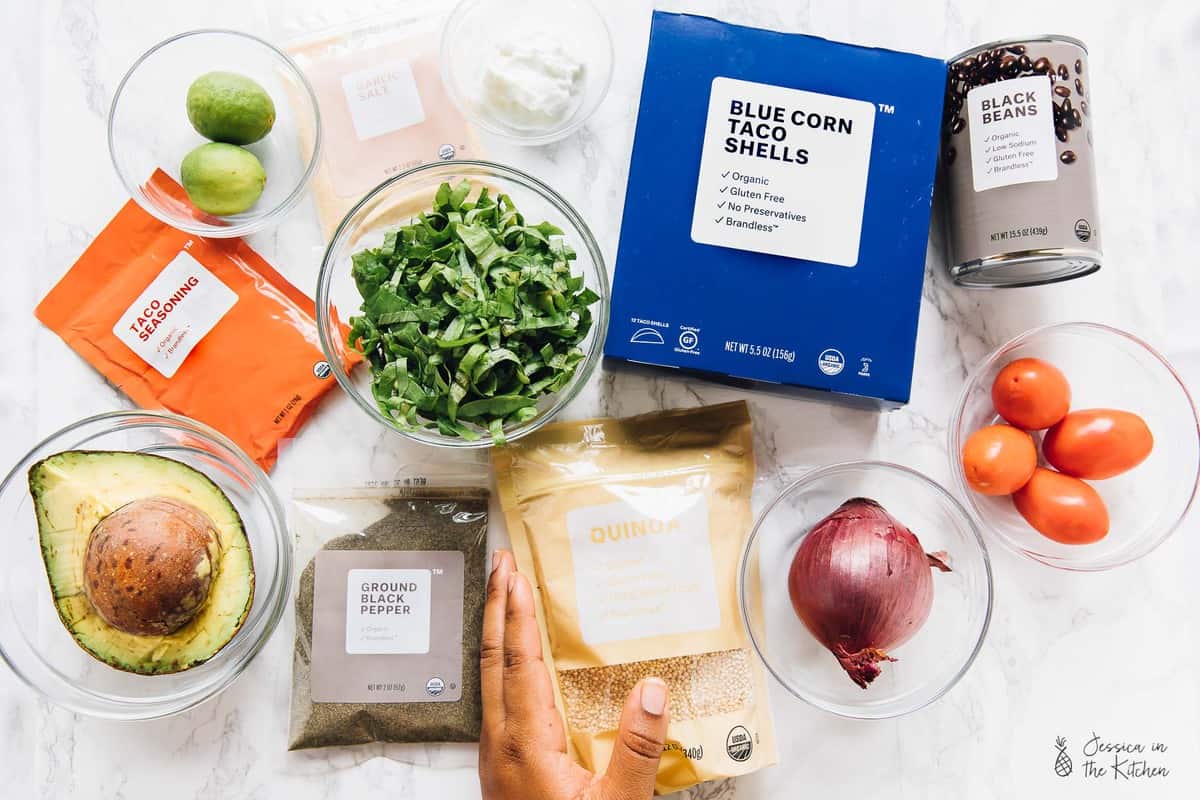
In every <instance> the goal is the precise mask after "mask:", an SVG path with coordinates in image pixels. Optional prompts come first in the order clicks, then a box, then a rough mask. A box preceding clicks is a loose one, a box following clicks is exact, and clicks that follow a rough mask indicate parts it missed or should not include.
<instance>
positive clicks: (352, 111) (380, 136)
mask: <svg viewBox="0 0 1200 800" xmlns="http://www.w3.org/2000/svg"><path fill="white" fill-rule="evenodd" d="M448 8H449V6H444V5H441V4H438V3H425V2H412V0H409V1H408V2H405V0H399V1H398V2H391V3H387V4H383V3H370V2H368V3H366V4H356V5H355V6H354V14H353V15H350V14H347V13H346V12H345V10H344V9H342V8H339V7H337V6H336V4H333V5H331V4H328V3H318V2H310V1H309V0H300V2H297V3H291V2H289V3H288V4H286V6H284V7H281V8H280V9H278V12H279V13H270V12H268V13H269V15H270V17H271V22H272V23H273V27H274V28H275V29H276V36H277V38H279V39H280V40H283V41H284V42H285V44H284V47H283V49H284V50H285V51H286V52H287V54H288V55H289V56H291V57H292V59H293V60H294V61H295V62H296V64H297V65H298V66H299V67H300V69H301V71H302V72H303V73H304V75H305V77H306V78H308V81H309V83H310V84H312V88H313V92H314V93H315V94H316V97H317V103H318V105H319V107H320V110H321V127H322V134H323V139H324V141H323V143H322V147H321V153H322V155H321V167H320V169H319V170H318V172H317V174H316V175H315V176H314V179H313V187H312V189H313V197H314V199H315V201H316V205H317V213H318V215H319V217H320V220H321V227H322V230H323V231H324V233H325V236H326V238H331V237H332V235H333V232H334V230H335V229H336V228H337V226H338V225H339V224H340V223H341V221H342V219H343V218H344V217H345V216H346V213H347V212H348V211H349V210H350V209H351V208H352V207H353V206H354V204H355V203H357V202H358V201H359V200H361V199H362V197H363V196H364V195H365V194H366V193H367V192H369V191H370V190H371V189H373V188H375V187H376V186H377V185H378V184H380V183H382V182H383V181H385V180H387V179H388V178H391V177H394V176H396V175H398V174H400V173H401V172H404V171H405V170H408V169H411V168H413V167H416V166H419V165H421V164H425V163H428V162H431V161H438V160H443V161H445V160H450V159H455V158H477V157H478V156H479V148H478V145H477V144H476V142H475V138H474V134H473V132H472V131H471V129H470V127H469V125H468V124H467V121H466V119H465V118H464V117H463V116H462V114H460V113H459V112H458V110H457V109H456V107H455V105H454V103H453V102H451V100H450V97H449V96H448V95H447V93H446V89H445V86H444V84H443V83H442V76H441V70H440V68H439V58H438V52H439V43H440V41H441V35H440V33H441V24H442V21H443V18H444V16H445V12H446V11H447V10H448ZM293 101H294V102H300V98H293ZM315 134H316V131H313V130H301V131H300V136H301V137H303V138H305V139H307V140H311V139H312V137H313V136H314V135H315ZM306 143H307V142H306Z"/></svg>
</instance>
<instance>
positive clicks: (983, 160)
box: [967, 75, 1058, 192]
mask: <svg viewBox="0 0 1200 800" xmlns="http://www.w3.org/2000/svg"><path fill="white" fill-rule="evenodd" d="M1051 102H1052V101H1051V99H1050V79H1049V78H1047V77H1046V76H1045V75H1031V76H1029V77H1027V78H1013V79H1012V80H1007V81H999V82H997V83H989V84H986V85H984V86H977V87H975V88H974V89H972V90H971V91H970V92H968V93H967V114H968V115H969V118H970V123H971V125H970V127H971V170H972V173H973V177H974V182H975V191H977V192H983V191H987V190H988V189H995V188H998V187H1000V186H1012V185H1014V184H1018V183H1032V182H1034V181H1052V180H1055V179H1057V178H1058V161H1057V157H1058V153H1057V146H1056V144H1055V137H1054V114H1053V113H1052V105H1051Z"/></svg>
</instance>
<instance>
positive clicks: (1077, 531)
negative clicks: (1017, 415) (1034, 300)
mask: <svg viewBox="0 0 1200 800" xmlns="http://www.w3.org/2000/svg"><path fill="white" fill-rule="evenodd" d="M1025 360H1032V361H1025ZM1021 361H1025V363H1027V364H1030V365H1031V366H1029V367H1027V368H1025V369H1023V370H1021V371H1019V372H1014V369H1015V367H1016V366H1017V365H1016V364H1015V363H1014V362H1021ZM1039 365H1049V366H1048V367H1046V366H1039ZM1002 373H1003V374H1005V375H1006V376H1007V378H1008V380H1009V381H1021V380H1024V381H1025V382H1026V383H1025V384H1024V385H1025V386H1026V387H1028V388H1026V389H1025V390H1024V392H1025V393H1026V395H1027V396H1028V397H1029V398H1031V399H1030V401H1029V402H1030V403H1033V404H1034V405H1046V404H1048V403H1050V402H1051V393H1050V392H1049V390H1042V389H1039V388H1038V384H1037V383H1036V381H1039V380H1042V381H1046V380H1049V379H1051V378H1053V379H1055V380H1056V381H1057V382H1058V383H1059V385H1060V391H1059V392H1057V395H1060V396H1059V397H1057V400H1056V402H1058V403H1059V407H1058V409H1057V411H1053V413H1051V414H1050V416H1048V417H1046V419H1047V420H1049V419H1051V418H1055V417H1059V416H1061V414H1062V413H1063V412H1064V411H1067V410H1069V412H1070V413H1069V414H1068V416H1067V417H1066V418H1065V419H1064V420H1063V421H1062V423H1061V424H1060V425H1054V426H1052V427H1049V428H1043V425H1044V421H1042V422H1037V421H1030V422H1029V423H1027V424H1026V425H1025V427H1028V428H1030V429H1031V436H1032V440H1033V443H1034V452H1033V454H1032V455H1030V456H1028V458H1031V459H1036V462H1037V465H1038V466H1037V472H1038V480H1037V481H1030V482H1029V483H1028V484H1027V485H1026V486H1023V487H1022V488H1020V489H1019V490H1017V491H1016V492H1015V493H1014V494H1012V495H1011V496H1010V495H1008V494H1006V493H1001V494H996V495H989V494H982V493H980V492H979V491H976V490H975V489H974V488H972V486H973V485H975V486H976V487H978V486H979V485H980V484H979V480H980V478H979V475H980V472H979V470H981V469H983V468H985V467H986V468H988V469H992V470H997V469H1000V468H1002V467H1003V466H1004V464H1005V463H1006V460H1007V459H1009V458H1011V456H1009V455H1007V453H1008V451H1006V450H1005V449H1004V448H1003V447H1001V446H1000V445H999V444H993V445H992V448H991V449H988V450H980V449H978V447H977V444H976V443H977V442H979V441H980V439H976V443H972V450H971V451H969V452H970V453H972V455H970V456H969V457H968V460H969V461H970V466H971V469H972V480H968V475H967V472H966V467H965V466H964V452H965V450H964V448H966V447H967V445H968V442H970V441H971V439H972V435H973V434H976V433H977V432H979V431H981V430H982V429H985V428H986V429H988V430H992V426H997V425H1002V426H1003V425H1006V420H1005V419H1004V418H1002V417H1001V416H1000V413H999V411H998V407H997V399H998V398H999V401H1000V402H1001V403H1005V402H1009V403H1011V402H1012V400H1011V399H1008V400H1006V399H1005V397H1006V394H1001V395H999V396H997V395H995V394H994V391H993V390H994V384H996V383H997V381H998V378H1000V376H1001V375H1002ZM1043 373H1044V374H1043ZM1031 381H1033V382H1034V383H1030V382H1031ZM1035 390H1036V391H1035ZM1034 410H1035V411H1036V410H1037V409H1036V408H1035V409H1034ZM1052 410H1053V409H1052ZM1114 412H1115V413H1114ZM1006 413H1007V414H1008V416H1010V417H1012V416H1013V414H1014V412H1013V411H1011V410H1009V411H1007V412H1006ZM1018 421H1021V420H1020V419H1018ZM1003 430H1006V431H1007V430H1008V427H1005V428H1003ZM1139 433H1140V437H1139V436H1138V434H1139ZM1110 435H1111V437H1112V438H1107V437H1109V436H1110ZM1135 437H1137V438H1140V442H1141V443H1140V444H1138V443H1137V442H1135V441H1134V438H1135ZM1024 446H1025V447H1026V448H1028V445H1027V444H1025V445H1024ZM1147 447H1148V448H1149V449H1146V448H1147ZM1133 448H1141V449H1140V450H1138V451H1137V452H1132V449H1133ZM1096 451H1103V452H1104V453H1105V454H1106V459H1111V458H1112V457H1114V456H1115V457H1117V458H1118V460H1120V459H1121V458H1122V457H1124V455H1127V456H1128V457H1129V458H1128V459H1126V463H1124V464H1116V466H1115V469H1116V470H1118V471H1117V473H1116V474H1112V475H1110V476H1107V477H1104V476H1106V475H1108V473H1111V472H1114V468H1109V469H1108V470H1107V472H1105V471H1103V469H1104V467H1105V465H1104V464H1100V463H1098V462H1097V463H1092V462H1094V461H1095V459H1096V458H1097V452H1096ZM980 453H983V454H984V455H985V456H986V457H987V458H988V459H989V462H988V463H987V464H981V458H983V457H984V456H981V455H979V454H980ZM1123 454H1124V455H1123ZM949 455H950V462H951V463H950V468H951V471H952V472H953V474H954V480H955V484H956V488H957V490H958V493H959V495H960V496H961V497H962V498H963V499H964V501H965V504H966V507H967V510H968V512H969V513H970V514H971V517H972V518H973V519H974V520H975V521H976V522H977V523H978V524H979V525H980V526H981V527H982V528H983V529H984V530H985V531H987V533H988V534H989V535H991V536H993V537H995V538H996V539H998V540H999V541H1000V542H1001V543H1002V544H1003V545H1004V546H1005V547H1007V548H1009V549H1010V550H1013V551H1014V552H1017V553H1020V554H1021V555H1024V556H1027V557H1029V558H1032V559H1033V560H1035V561H1039V562H1041V563H1043V564H1048V565H1050V566H1053V567H1058V568H1060V569H1066V570H1074V571H1085V572H1091V571H1098V570H1106V569H1111V568H1114V567H1117V566H1120V565H1122V564H1127V563H1129V562H1132V561H1134V560H1136V559H1139V558H1141V557H1143V556H1145V555H1146V554H1148V553H1150V552H1151V551H1152V550H1154V548H1156V547H1157V546H1158V545H1159V544H1161V543H1162V542H1163V541H1165V540H1166V539H1167V537H1168V536H1170V535H1171V533H1172V532H1173V531H1175V530H1176V529H1177V528H1178V527H1179V525H1180V523H1181V522H1182V521H1183V519H1184V517H1185V516H1186V515H1187V512H1188V509H1189V508H1190V507H1191V505H1192V502H1193V500H1194V499H1195V496H1196V490H1197V484H1198V481H1200V420H1198V419H1197V415H1196V408H1195V404H1194V403H1193V401H1192V398H1191V396H1190V395H1189V393H1188V390H1187V387H1186V386H1184V384H1183V382H1182V380H1181V379H1180V377H1179V375H1178V374H1177V373H1176V372H1175V370H1174V369H1173V368H1172V367H1171V365H1170V363H1168V362H1167V360H1166V359H1165V358H1164V357H1163V356H1162V355H1161V354H1159V353H1158V352H1157V351H1156V350H1155V349H1154V348H1152V347H1151V346H1150V345H1148V344H1147V343H1145V342H1144V341H1142V340H1141V339H1139V338H1137V337H1136V336H1133V335H1132V334H1129V333H1126V332H1125V331H1121V330H1118V329H1116V328H1112V327H1109V326H1107V325H1100V324H1097V323H1090V322H1068V323H1061V324H1055V325H1048V326H1045V327H1041V328H1035V329H1033V330H1030V331H1027V332H1025V333H1023V334H1021V335H1019V336H1017V337H1016V338H1014V339H1013V340H1012V341H1009V342H1007V343H1006V344H1004V345H1002V346H1001V347H999V348H997V349H996V350H995V351H994V352H993V353H991V354H990V355H989V356H988V357H987V358H986V359H984V360H983V362H982V363H981V364H980V365H979V367H978V368H976V370H975V371H974V373H972V374H971V376H970V377H969V378H968V379H967V382H966V384H965V386H964V387H963V391H962V394H961V395H960V397H959V400H958V404H957V406H956V408H955V411H954V413H953V416H952V417H951V420H950V425H949ZM1080 458H1082V459H1083V460H1082V461H1081V460H1080ZM1129 459H1131V460H1129ZM1138 459H1143V460H1140V461H1139V460H1138ZM1053 462H1058V463H1057V464H1056V463H1053ZM1097 469H1100V470H1101V471H1099V472H1097V471H1095V470H1097ZM1063 473H1069V474H1065V475H1064V474H1063ZM1098 476H1099V477H1098ZM1017 482H1020V479H1018V480H1017ZM1014 485H1015V484H1014ZM1008 488H1012V487H1011V486H1010V487H1008ZM1018 503H1021V504H1022V506H1023V507H1024V508H1025V513H1026V514H1028V515H1030V518H1031V519H1033V520H1035V521H1039V524H1040V525H1042V526H1043V527H1046V528H1047V531H1048V532H1050V533H1054V535H1055V536H1056V539H1052V538H1050V537H1049V535H1045V534H1043V533H1041V532H1039V531H1038V530H1036V529H1035V528H1034V527H1033V526H1032V524H1031V522H1030V521H1027V519H1026V517H1025V516H1023V515H1022V513H1021V512H1019V511H1018ZM1052 504H1053V505H1052ZM1055 507H1060V508H1067V507H1077V508H1081V509H1083V511H1084V512H1086V516H1084V517H1082V518H1080V519H1079V520H1078V521H1077V522H1073V521H1072V517H1064V518H1062V521H1060V522H1058V523H1056V524H1057V525H1058V527H1059V528H1060V531H1055V530H1052V529H1051V528H1049V527H1047V519H1048V518H1047V517H1046V514H1047V513H1048V512H1049V511H1050V510H1052V509H1053V508H1055ZM1085 527H1089V528H1090V527H1095V530H1092V531H1090V532H1089V531H1088V530H1086V529H1085Z"/></svg>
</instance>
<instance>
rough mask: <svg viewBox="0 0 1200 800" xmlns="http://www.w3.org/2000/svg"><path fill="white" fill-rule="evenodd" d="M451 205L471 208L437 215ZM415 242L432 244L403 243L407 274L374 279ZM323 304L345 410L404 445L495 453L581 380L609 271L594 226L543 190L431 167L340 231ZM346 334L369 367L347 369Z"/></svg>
mask: <svg viewBox="0 0 1200 800" xmlns="http://www.w3.org/2000/svg"><path fill="white" fill-rule="evenodd" d="M460 186H466V187H467V189H465V190H463V191H464V192H465V193H464V195H463V196H458V197H456V196H454V194H455V193H454V192H453V191H452V190H453V189H454V188H457V187H460ZM443 187H444V188H443ZM483 189H486V190H487V193H488V194H487V198H488V199H487V204H488V207H487V208H485V209H483V210H482V213H480V211H481V209H480V208H479V207H478V206H479V205H480V202H479V198H480V195H481V191H482V190H483ZM497 201H498V202H499V204H500V205H501V206H502V208H501V209H500V210H496V208H495V207H494V206H493V205H492V204H496V203H497ZM455 203H465V205H464V206H463V207H462V210H461V211H457V210H451V211H449V212H448V213H441V212H439V213H436V214H434V213H431V212H432V209H433V208H434V207H435V206H437V207H439V208H454V204H455ZM518 214H519V217H520V220H523V222H524V224H523V225H522V224H520V220H519V219H518V216H517V215H518ZM451 218H453V219H451ZM426 225H432V226H433V228H425V227H421V232H420V233H412V231H413V226H426ZM451 225H453V226H455V227H454V229H453V230H452V229H451V227H450V226H451ZM402 228H403V229H406V230H408V231H410V233H405V234H403V235H401V236H398V235H397V234H396V231H397V230H399V229H402ZM518 229H519V230H518ZM415 236H422V237H432V240H433V241H434V245H435V246H434V247H433V248H432V249H430V248H424V249H420V248H418V249H417V250H413V249H405V250H404V252H405V253H406V254H410V255H411V254H414V253H416V255H415V257H414V258H413V259H409V260H406V261H405V265H406V266H405V267H404V268H403V269H400V268H397V267H396V262H395V261H394V260H389V261H386V262H383V263H384V266H383V271H382V272H374V271H373V270H375V266H374V264H375V263H376V262H375V261H374V259H377V258H378V257H379V255H380V254H381V253H385V252H386V253H390V252H393V251H389V250H388V249H387V248H395V247H396V244H397V239H398V238H399V240H400V241H401V244H402V246H403V247H405V248H407V244H405V243H406V242H408V240H409V238H411V237H415ZM468 242H469V244H468ZM396 252H398V251H396ZM364 253H367V254H370V255H364ZM406 258H407V256H406ZM440 259H444V260H440ZM547 270H549V272H547ZM368 271H370V274H371V276H374V277H372V278H371V282H370V284H369V285H367V282H366V281H364V280H363V277H364V275H367V273H368ZM401 273H403V274H401ZM551 273H552V274H551ZM385 278H386V279H385ZM381 282H382V283H381ZM376 287H378V288H376ZM514 287H515V296H514V295H513V294H512V293H511V291H512V290H514ZM365 295H369V299H368V298H367V297H366V296H365ZM316 297H317V300H316V302H317V329H318V333H319V338H320V341H321V347H322V348H323V350H324V351H325V353H326V355H327V358H328V361H329V363H330V364H331V365H332V370H333V375H334V377H335V378H336V379H337V382H338V384H339V385H340V386H341V387H342V389H343V390H345V391H346V393H347V394H348V395H349V396H350V397H351V399H352V400H353V401H354V403H355V404H356V405H357V406H358V407H359V408H360V409H362V411H363V412H364V413H365V414H367V415H368V416H370V417H371V418H372V419H374V420H375V421H376V422H378V423H379V424H380V425H383V426H384V427H386V428H388V429H389V430H392V431H395V432H396V433H397V434H398V435H400V436H403V437H406V438H408V439H410V440H413V441H416V442H420V443H422V444H428V445H434V446H439V447H447V448H484V447H490V446H492V445H493V444H496V443H498V442H503V441H514V440H516V439H519V438H521V437H522V436H525V435H527V434H529V433H532V432H533V431H535V430H537V429H538V428H540V427H541V426H542V425H544V424H546V423H547V422H548V421H549V420H550V419H551V418H553V417H554V416H555V415H556V414H557V413H558V412H559V411H561V410H562V409H563V408H564V407H565V406H566V405H567V404H568V403H570V402H571V400H573V399H574V398H575V396H576V395H578V393H579V391H580V390H581V389H582V388H583V386H584V385H585V384H586V383H587V380H588V378H589V377H590V376H591V374H592V372H593V371H594V370H595V368H596V366H597V364H598V363H599V361H600V358H601V354H602V352H603V349H604V336H605V331H606V330H607V328H608V309H609V285H608V273H607V270H606V268H605V265H604V257H603V255H602V254H601V252H600V246H599V244H598V243H597V242H596V239H595V237H594V236H593V235H592V232H591V230H590V229H589V228H588V226H587V223H586V222H584V220H583V218H582V217H581V216H580V214H579V212H578V211H576V210H575V208H574V207H572V206H571V204H570V203H569V202H568V201H567V200H566V199H565V198H564V197H563V196H562V195H560V194H559V193H558V192H556V191H554V190H553V189H551V188H550V187H549V186H547V185H546V184H545V183H543V182H542V181H540V180H538V179H537V178H535V177H533V176H532V175H529V174H527V173H524V172H521V171H520V170H517V169H514V168H512V167H507V166H503V165H501V164H495V163H491V162H487V161H467V160H462V161H444V162H435V163H431V164H425V165H422V166H419V167H415V168H413V169H411V170H408V171H406V172H403V173H401V174H399V175H397V176H395V177H394V178H391V179H389V180H387V181H385V182H384V183H382V184H380V185H379V186H377V187H376V188H375V189H374V190H372V191H371V192H370V193H369V194H368V195H367V196H366V197H364V198H363V199H362V201H361V202H359V203H358V204H357V205H356V206H355V207H354V208H353V209H351V210H350V212H349V213H348V214H347V215H346V218H345V219H344V220H343V221H342V223H341V225H339V226H338V228H337V231H336V232H335V233H334V236H333V239H332V241H331V242H330V243H329V246H328V248H327V249H326V251H325V256H324V259H323V261H322V264H321V271H320V275H319V277H318V282H317V293H316ZM364 318H369V319H370V320H371V326H372V327H371V329H370V330H369V331H368V333H369V336H368V337H364V336H362V335H361V334H362V332H363V331H362V328H361V326H362V325H363V324H364V323H362V322H361V321H360V322H356V320H362V319H364ZM368 339H369V340H370V343H367V340H368ZM347 341H349V342H351V346H352V348H355V349H359V350H360V351H365V360H366V361H367V363H366V364H364V365H361V366H357V367H351V368H345V367H343V366H341V365H342V364H343V360H342V358H340V357H337V354H338V353H340V352H342V351H343V349H344V348H343V344H344V343H345V342H347ZM455 387H458V388H455ZM451 401H453V403H454V413H453V414H451V407H450V403H451Z"/></svg>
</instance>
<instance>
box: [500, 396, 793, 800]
mask: <svg viewBox="0 0 1200 800" xmlns="http://www.w3.org/2000/svg"><path fill="white" fill-rule="evenodd" d="M493 464H494V467H495V471H496V480H497V485H498V491H499V494H500V503H501V506H502V508H503V510H504V516H505V519H506V521H507V523H508V532H509V536H510V537H511V539H512V545H513V553H514V554H515V556H516V559H517V565H518V567H519V569H521V570H522V571H524V572H525V573H526V574H527V575H529V576H531V577H532V579H533V582H534V584H535V585H536V587H537V591H536V592H535V599H536V601H537V605H538V618H539V621H540V623H541V626H542V633H543V643H542V646H543V650H544V652H545V653H546V654H547V659H546V660H547V663H548V664H549V665H550V668H551V674H552V675H553V677H554V684H555V691H556V694H557V699H558V702H559V706H560V709H561V710H562V713H563V716H564V718H565V720H566V728H567V739H568V743H569V746H570V748H571V751H572V753H573V754H574V756H575V757H576V758H577V759H578V760H579V761H580V763H582V764H583V765H584V766H585V767H587V768H588V769H591V770H595V771H600V770H603V769H604V767H605V766H606V765H607V763H608V760H609V758H610V756H611V755H612V749H613V744H614V741H615V737H616V732H617V724H618V719H619V716H620V711H621V706H622V703H623V702H624V700H625V697H626V695H627V694H628V692H629V690H630V689H632V688H633V686H634V684H636V683H637V682H638V681H639V680H640V679H642V678H645V677H650V676H656V677H659V678H662V679H663V680H664V681H666V682H667V685H668V687H669V689H670V695H669V697H670V706H669V710H670V729H669V731H668V736H667V747H666V749H665V752H664V753H663V759H662V764H661V766H660V767H659V773H658V779H657V784H656V790H657V791H658V792H660V793H664V794H665V793H668V792H674V791H678V790H680V789H684V788H686V787H688V786H691V785H693V784H696V783H700V782H703V781H709V780H716V779H719V778H726V777H732V776H735V775H743V774H746V773H749V772H753V771H755V770H758V769H760V768H762V767H765V766H768V765H770V764H773V763H774V762H775V741H774V734H773V730H772V723H771V716H770V711H769V708H768V698H767V688H766V681H765V676H764V672H763V669H762V667H761V665H760V663H759V662H758V660H757V659H756V657H755V656H754V654H753V653H752V652H750V650H749V643H748V641H747V637H746V633H745V630H744V628H743V626H742V622H741V616H740V613H739V611H738V605H737V575H736V573H737V567H738V563H739V559H740V557H741V552H742V547H743V545H744V543H745V539H746V536H747V534H748V532H749V530H750V526H751V522H752V520H751V510H750V492H751V489H752V486H753V483H754V452H753V443H752V439H751V430H750V416H749V411H748V409H747V407H746V404H745V403H744V402H738V403H729V404H725V405H718V406H710V407H706V408H697V409H690V410H681V411H667V412H659V413H653V414H647V415H644V416H640V417H633V418H630V419H624V420H616V419H594V420H588V421H582V422H562V423H553V424H550V425H547V426H546V427H544V428H542V429H541V430H540V431H537V432H536V433H533V434H530V435H529V436H527V437H525V438H523V439H521V440H519V441H517V442H516V443H514V444H512V445H511V446H508V447H502V448H497V449H496V450H495V452H494V455H493Z"/></svg>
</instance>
